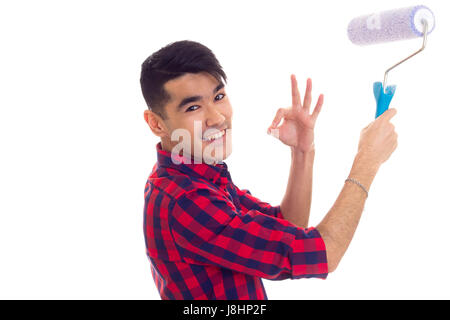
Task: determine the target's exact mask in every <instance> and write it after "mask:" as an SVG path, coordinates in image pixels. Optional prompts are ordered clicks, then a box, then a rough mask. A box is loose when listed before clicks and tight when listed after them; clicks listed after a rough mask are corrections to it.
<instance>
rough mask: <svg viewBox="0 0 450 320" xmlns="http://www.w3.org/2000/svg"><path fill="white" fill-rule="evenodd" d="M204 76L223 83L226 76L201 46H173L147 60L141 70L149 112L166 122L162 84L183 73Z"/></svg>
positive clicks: (186, 43)
mask: <svg viewBox="0 0 450 320" xmlns="http://www.w3.org/2000/svg"><path fill="white" fill-rule="evenodd" d="M199 72H207V73H209V74H210V75H212V76H213V77H214V78H216V79H217V81H218V82H219V83H222V80H221V78H222V79H223V80H224V81H225V83H226V81H227V76H226V74H225V72H224V71H223V70H222V66H221V65H220V63H219V61H218V60H217V59H216V56H215V55H214V53H213V52H212V51H211V50H210V49H209V48H207V47H206V46H204V45H202V44H201V43H198V42H194V41H189V40H183V41H177V42H172V43H170V44H168V45H166V46H165V47H163V48H161V49H159V50H158V51H156V52H155V53H153V54H152V55H151V56H149V57H148V58H147V59H146V60H145V61H144V62H143V63H142V69H141V79H140V81H141V89H142V94H143V96H144V99H145V102H146V103H147V107H148V109H149V110H152V111H153V112H155V113H157V114H159V115H160V116H161V117H162V118H163V119H165V118H166V116H167V114H166V112H165V109H164V106H165V105H166V103H168V102H169V101H170V95H169V93H168V92H167V91H166V90H164V84H165V83H166V82H167V81H169V80H172V79H175V78H178V77H181V76H183V75H184V74H186V73H199Z"/></svg>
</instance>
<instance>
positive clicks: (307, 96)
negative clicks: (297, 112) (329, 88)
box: [303, 78, 312, 114]
mask: <svg viewBox="0 0 450 320" xmlns="http://www.w3.org/2000/svg"><path fill="white" fill-rule="evenodd" d="M311 90H312V80H311V79H310V78H308V80H306V91H305V99H304V100H303V107H304V108H305V109H306V111H308V114H309V107H310V106H311Z"/></svg>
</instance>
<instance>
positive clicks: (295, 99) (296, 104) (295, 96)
mask: <svg viewBox="0 0 450 320" xmlns="http://www.w3.org/2000/svg"><path fill="white" fill-rule="evenodd" d="M291 88H292V108H293V109H299V108H301V107H302V105H301V104H302V102H301V99H300V92H299V91H298V84H297V78H296V77H295V75H293V74H292V75H291Z"/></svg>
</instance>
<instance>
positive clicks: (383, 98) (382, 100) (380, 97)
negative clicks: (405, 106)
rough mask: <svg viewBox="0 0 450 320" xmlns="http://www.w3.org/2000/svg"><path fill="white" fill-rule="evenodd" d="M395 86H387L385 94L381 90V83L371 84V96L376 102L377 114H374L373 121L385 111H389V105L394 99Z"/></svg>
mask: <svg viewBox="0 0 450 320" xmlns="http://www.w3.org/2000/svg"><path fill="white" fill-rule="evenodd" d="M396 88H397V86H395V85H393V86H387V88H386V92H384V91H385V90H383V84H382V83H381V82H375V83H374V84H373V94H374V96H375V100H376V102H377V112H376V114H375V119H376V118H378V117H379V116H381V115H382V114H383V113H384V112H385V111H386V110H387V109H389V104H390V103H391V100H392V98H393V97H394V93H395V89H396Z"/></svg>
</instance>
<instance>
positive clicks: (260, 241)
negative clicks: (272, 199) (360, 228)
mask: <svg viewBox="0 0 450 320" xmlns="http://www.w3.org/2000/svg"><path fill="white" fill-rule="evenodd" d="M171 213H172V214H170V215H169V217H170V225H171V231H172V235H173V237H174V241H175V243H176V245H177V248H178V250H180V253H181V255H182V256H183V258H184V260H185V261H186V262H187V263H193V264H213V265H216V266H220V267H223V268H227V269H231V270H234V271H237V272H241V273H245V274H248V275H252V276H256V277H260V278H264V279H269V280H283V279H298V278H312V277H316V278H323V279H325V278H326V276H327V274H328V264H327V258H326V249H325V243H324V241H323V239H322V237H321V235H320V234H319V232H318V231H317V229H315V228H314V227H311V228H308V229H303V228H299V227H297V226H295V225H293V224H291V223H290V222H289V221H287V220H283V219H280V218H276V217H272V216H268V215H266V214H263V213H261V212H259V211H257V210H249V211H248V212H246V213H245V214H241V213H240V212H238V211H237V210H236V208H235V207H234V205H233V203H232V202H231V201H230V200H229V199H228V198H226V197H225V196H223V195H221V194H220V193H219V192H217V191H214V190H211V189H197V190H194V191H189V192H187V193H185V194H184V195H182V196H181V197H180V198H178V199H177V200H176V201H175V203H174V204H173V208H172V210H171Z"/></svg>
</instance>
